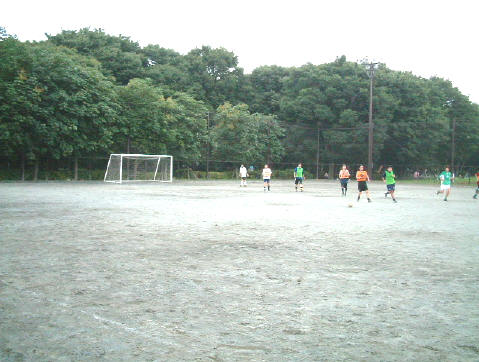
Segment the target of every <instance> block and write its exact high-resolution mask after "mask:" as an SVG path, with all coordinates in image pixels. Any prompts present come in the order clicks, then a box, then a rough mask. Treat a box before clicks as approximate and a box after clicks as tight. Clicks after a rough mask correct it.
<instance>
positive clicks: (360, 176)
mask: <svg viewBox="0 0 479 362" xmlns="http://www.w3.org/2000/svg"><path fill="white" fill-rule="evenodd" d="M356 180H357V181H358V191H359V194H358V201H359V199H360V198H361V194H362V193H363V191H366V196H367V198H368V202H371V196H370V194H369V190H368V183H367V181H369V176H368V173H367V172H366V171H364V166H363V165H361V166H359V171H358V172H356Z"/></svg>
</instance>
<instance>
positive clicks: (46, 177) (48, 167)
mask: <svg viewBox="0 0 479 362" xmlns="http://www.w3.org/2000/svg"><path fill="white" fill-rule="evenodd" d="M49 169H50V160H49V159H48V158H47V160H46V161H45V181H48V170H49Z"/></svg>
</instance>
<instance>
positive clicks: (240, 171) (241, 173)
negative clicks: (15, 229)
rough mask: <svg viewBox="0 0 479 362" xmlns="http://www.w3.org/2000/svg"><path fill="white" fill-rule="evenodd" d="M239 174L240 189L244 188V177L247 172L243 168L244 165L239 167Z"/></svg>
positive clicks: (246, 175)
mask: <svg viewBox="0 0 479 362" xmlns="http://www.w3.org/2000/svg"><path fill="white" fill-rule="evenodd" d="M239 173H240V177H241V183H240V187H241V186H244V187H246V186H247V185H246V177H248V176H249V175H248V170H246V167H244V165H241V167H240V169H239Z"/></svg>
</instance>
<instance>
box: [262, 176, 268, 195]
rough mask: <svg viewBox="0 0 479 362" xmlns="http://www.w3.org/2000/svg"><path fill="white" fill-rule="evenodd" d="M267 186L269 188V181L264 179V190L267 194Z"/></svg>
mask: <svg viewBox="0 0 479 362" xmlns="http://www.w3.org/2000/svg"><path fill="white" fill-rule="evenodd" d="M266 186H268V180H266V179H263V189H264V192H266Z"/></svg>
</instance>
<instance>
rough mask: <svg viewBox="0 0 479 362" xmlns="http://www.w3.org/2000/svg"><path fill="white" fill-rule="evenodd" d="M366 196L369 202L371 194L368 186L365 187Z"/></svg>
mask: <svg viewBox="0 0 479 362" xmlns="http://www.w3.org/2000/svg"><path fill="white" fill-rule="evenodd" d="M366 197H367V198H368V202H371V194H370V193H369V189H368V188H366Z"/></svg>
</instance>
